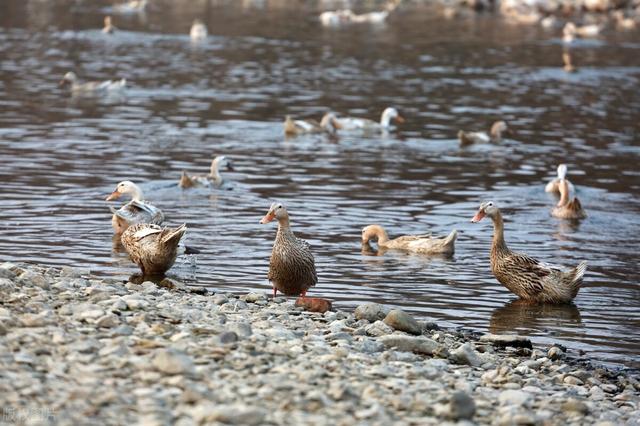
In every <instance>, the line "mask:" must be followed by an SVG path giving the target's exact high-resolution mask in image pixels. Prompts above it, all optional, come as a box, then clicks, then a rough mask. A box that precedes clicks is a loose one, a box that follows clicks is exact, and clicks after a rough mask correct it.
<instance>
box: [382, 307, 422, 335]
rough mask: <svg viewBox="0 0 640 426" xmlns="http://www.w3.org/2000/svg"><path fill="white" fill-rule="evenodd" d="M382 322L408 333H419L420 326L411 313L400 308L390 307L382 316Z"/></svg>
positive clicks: (420, 331) (420, 330)
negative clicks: (385, 314) (384, 315)
mask: <svg viewBox="0 0 640 426" xmlns="http://www.w3.org/2000/svg"><path fill="white" fill-rule="evenodd" d="M384 323H385V324H387V325H388V326H390V327H393V328H394V329H396V330H399V331H404V332H406V333H410V334H416V335H418V334H421V333H422V327H421V326H420V324H418V321H416V320H415V318H413V317H412V316H411V315H409V314H408V313H406V312H405V311H402V310H400V309H392V310H391V311H389V313H388V314H387V316H386V317H385V318H384Z"/></svg>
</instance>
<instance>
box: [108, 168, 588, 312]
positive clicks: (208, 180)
mask: <svg viewBox="0 0 640 426" xmlns="http://www.w3.org/2000/svg"><path fill="white" fill-rule="evenodd" d="M220 168H227V169H232V168H231V162H230V161H229V160H228V159H227V158H226V157H225V156H218V157H216V158H214V159H213V161H212V163H211V170H210V172H209V174H208V175H201V176H187V175H186V173H185V172H183V173H182V177H181V178H180V181H179V183H178V185H179V186H180V187H182V188H189V187H192V186H196V185H201V186H206V187H220V185H221V184H222V182H223V181H222V178H221V176H220V171H219V170H220ZM566 174H567V166H566V165H564V164H561V165H559V166H558V177H557V178H554V179H553V180H551V181H550V182H549V183H548V184H547V185H546V187H545V191H546V192H550V193H554V194H558V195H560V201H559V202H558V204H557V205H556V206H555V207H554V208H553V209H552V211H551V214H552V215H553V216H555V217H559V218H562V219H582V218H584V217H586V215H585V213H584V211H583V210H582V207H581V206H580V202H579V201H578V199H577V198H575V197H573V198H571V199H570V196H569V195H570V194H571V193H572V192H573V191H574V186H573V184H571V182H569V181H568V179H567V178H566ZM185 179H188V182H189V184H188V185H185ZM125 195H126V196H128V197H129V198H130V200H129V201H128V202H126V203H125V204H124V205H122V206H121V207H120V208H119V209H117V210H116V209H115V208H113V207H111V212H112V219H111V224H112V227H113V230H114V234H115V236H116V238H119V240H120V241H121V243H122V246H123V247H124V249H125V250H126V252H127V253H128V255H129V257H130V259H131V260H132V261H133V262H134V263H135V264H137V265H138V266H139V267H140V270H141V271H142V274H143V276H145V277H146V276H161V275H163V274H164V273H165V272H166V271H167V270H169V268H171V266H173V264H174V262H175V260H176V258H177V256H178V255H179V254H181V253H182V252H183V251H181V246H180V241H181V238H182V237H183V236H184V234H185V232H186V230H187V227H186V225H185V224H183V225H180V226H178V227H175V228H166V227H165V228H163V227H161V226H160V225H161V224H162V222H163V221H164V219H165V217H164V214H163V213H162V211H161V210H160V209H158V208H157V207H155V206H153V205H152V204H150V203H148V202H147V201H145V200H144V195H143V192H142V190H141V189H140V187H139V186H137V185H136V184H134V183H133V182H131V181H122V182H120V183H118V184H117V186H116V188H115V189H114V190H113V192H112V193H111V194H110V195H109V196H108V197H107V198H106V200H107V201H114V200H117V199H119V198H120V197H122V196H125ZM485 217H489V218H490V219H491V220H492V221H493V226H494V234H493V243H492V246H491V252H490V263H491V270H492V271H493V274H494V276H495V277H496V279H497V280H498V281H499V282H500V283H501V284H502V285H504V286H505V287H506V288H507V289H508V290H509V291H511V292H512V293H514V294H516V295H517V296H518V297H520V298H521V299H523V300H525V301H528V302H535V303H568V302H570V301H571V300H573V298H575V297H576V295H577V294H578V291H579V289H580V286H581V284H582V278H583V276H584V273H585V271H586V267H587V263H586V262H581V263H580V264H579V265H578V266H576V267H574V268H571V269H569V270H564V269H562V268H560V267H557V266H553V265H549V264H546V263H542V262H540V261H538V260H536V259H534V258H532V257H529V256H527V255H525V254H521V253H516V252H513V251H511V250H510V249H509V248H508V247H507V244H506V242H505V239H504V222H503V219H502V214H501V213H500V209H499V208H498V206H497V205H496V204H495V203H494V202H492V201H488V202H484V203H482V204H481V205H480V208H479V209H478V211H477V213H476V214H475V216H474V217H473V219H471V221H472V222H474V223H477V222H480V221H481V220H482V219H484V218H485ZM273 220H277V222H278V229H277V232H276V237H275V241H274V244H273V249H272V252H271V258H270V261H269V272H268V275H267V276H268V279H269V281H270V282H271V284H272V287H273V296H274V297H275V296H276V295H277V292H280V293H282V294H284V295H286V296H300V297H305V296H306V293H307V291H308V290H309V289H310V288H311V287H313V286H315V285H316V284H317V282H318V274H317V272H316V268H315V260H314V256H313V253H312V252H311V249H310V247H309V244H308V243H307V242H306V241H304V240H302V239H299V238H297V237H296V236H295V234H294V232H293V230H292V229H291V224H290V220H289V213H288V212H287V209H286V207H285V206H284V204H282V203H279V202H275V203H273V204H272V205H271V207H270V208H269V210H268V211H267V213H266V214H265V215H264V217H263V218H262V219H261V220H260V223H261V224H266V223H269V222H272V221H273ZM457 235H458V233H457V231H456V230H455V229H454V230H452V231H451V232H450V233H449V235H447V236H446V237H434V236H432V235H431V234H425V235H403V236H399V237H396V238H393V239H391V238H389V235H388V234H387V232H386V230H385V229H384V228H383V227H382V226H381V225H378V224H372V225H368V226H366V227H364V228H363V229H362V238H361V243H362V246H363V250H364V249H365V248H367V249H370V243H371V242H375V243H377V245H378V248H383V249H391V250H402V251H405V252H412V253H416V254H421V255H441V256H452V255H453V254H454V252H455V242H456V238H457ZM187 253H188V252H187Z"/></svg>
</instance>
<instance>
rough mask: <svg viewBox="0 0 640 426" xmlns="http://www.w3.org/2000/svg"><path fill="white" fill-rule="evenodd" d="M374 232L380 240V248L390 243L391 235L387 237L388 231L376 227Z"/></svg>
mask: <svg viewBox="0 0 640 426" xmlns="http://www.w3.org/2000/svg"><path fill="white" fill-rule="evenodd" d="M373 230H374V235H375V236H376V237H377V238H378V245H379V246H383V245H385V244H386V243H388V242H389V235H387V231H385V230H384V228H383V227H382V226H376V227H375V228H373Z"/></svg>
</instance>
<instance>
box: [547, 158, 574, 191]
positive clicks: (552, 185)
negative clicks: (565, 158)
mask: <svg viewBox="0 0 640 426" xmlns="http://www.w3.org/2000/svg"><path fill="white" fill-rule="evenodd" d="M566 177H567V165H566V164H560V165H559V166H558V177H557V178H555V179H553V180H551V181H550V182H549V183H547V186H545V187H544V191H545V192H552V193H554V194H558V195H560V181H562V180H563V179H564V180H566V182H567V186H568V189H569V191H570V192H572V193H573V192H575V188H574V187H573V184H572V183H571V182H569V179H566Z"/></svg>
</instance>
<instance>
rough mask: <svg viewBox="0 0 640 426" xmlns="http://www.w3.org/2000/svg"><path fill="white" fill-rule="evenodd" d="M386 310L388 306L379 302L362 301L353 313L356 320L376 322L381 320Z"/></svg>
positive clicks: (385, 314)
mask: <svg viewBox="0 0 640 426" xmlns="http://www.w3.org/2000/svg"><path fill="white" fill-rule="evenodd" d="M388 312H389V308H387V307H385V306H383V305H381V304H379V303H364V304H362V305H360V306H358V307H357V308H356V310H355V312H354V315H355V317H356V319H358V320H362V319H364V320H367V321H369V322H376V321H381V320H383V319H384V318H385V317H386V316H387V313H388Z"/></svg>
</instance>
